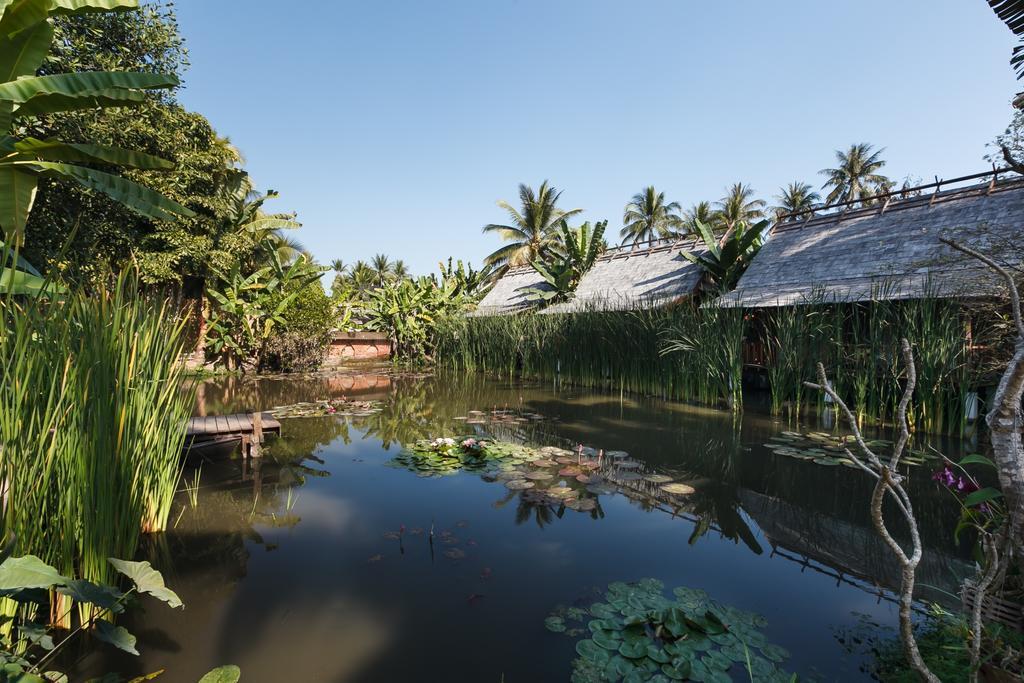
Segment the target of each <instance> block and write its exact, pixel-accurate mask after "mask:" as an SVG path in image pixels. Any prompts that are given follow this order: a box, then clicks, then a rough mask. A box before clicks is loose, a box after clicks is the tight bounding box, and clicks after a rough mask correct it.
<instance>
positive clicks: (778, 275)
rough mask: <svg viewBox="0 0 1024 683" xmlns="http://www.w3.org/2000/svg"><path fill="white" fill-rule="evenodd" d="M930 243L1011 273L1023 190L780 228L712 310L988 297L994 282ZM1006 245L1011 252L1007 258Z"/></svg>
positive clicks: (963, 195)
mask: <svg viewBox="0 0 1024 683" xmlns="http://www.w3.org/2000/svg"><path fill="white" fill-rule="evenodd" d="M977 177H978V176H971V177H969V178H970V179H976V178H977ZM950 182H954V181H950ZM936 189H939V188H936ZM939 237H950V238H952V239H955V240H958V241H961V242H963V243H965V244H967V245H969V246H974V247H976V248H978V249H980V250H982V251H987V252H989V253H991V254H993V255H994V256H996V257H997V258H1004V259H1007V260H1008V261H1009V262H1011V264H1012V263H1017V264H1019V263H1020V262H1021V257H1020V254H1021V250H1020V246H1021V245H1022V244H1024V181H1022V180H1021V179H1020V178H1019V177H1014V178H1013V179H1010V180H1006V181H1002V182H998V183H997V182H992V181H989V182H984V183H981V184H974V185H971V186H968V187H963V188H958V189H953V190H944V191H937V192H928V193H922V194H920V195H918V196H912V197H908V198H903V199H897V198H896V197H890V198H889V199H888V200H886V201H885V202H884V203H879V204H877V205H872V206H869V207H867V208H863V209H856V210H845V211H833V212H831V213H827V214H823V215H812V216H811V217H810V218H803V219H797V220H789V221H783V222H781V223H778V224H777V225H776V226H775V227H774V228H773V230H772V234H771V239H769V240H768V241H767V243H766V244H765V245H764V247H763V248H762V249H761V251H760V253H758V255H757V257H756V258H755V259H754V261H753V263H751V265H750V268H749V269H748V270H747V272H746V273H745V274H744V275H743V277H742V278H741V279H740V282H739V285H738V287H737V288H736V291H734V292H732V293H730V294H728V295H726V296H724V297H722V298H721V299H719V300H718V302H717V303H719V304H720V305H724V306H748V307H768V306H784V305H791V304H800V303H807V302H809V301H820V300H825V301H867V300H872V299H914V298H921V297H923V296H949V297H982V296H986V295H990V294H993V293H995V291H996V290H997V289H998V288H999V286H1000V281H999V280H998V278H997V277H996V276H994V275H993V274H992V273H991V272H990V271H989V270H987V269H986V268H985V267H984V266H982V265H981V264H979V263H978V262H977V261H975V260H973V259H970V258H968V257H966V256H964V255H962V254H960V253H959V252H955V251H953V250H952V249H951V248H950V247H948V246H946V245H944V244H942V243H941V242H939ZM1008 245H1012V246H1014V247H1016V248H1015V249H1013V253H1011V252H1009V251H1008V250H1007V246H1008Z"/></svg>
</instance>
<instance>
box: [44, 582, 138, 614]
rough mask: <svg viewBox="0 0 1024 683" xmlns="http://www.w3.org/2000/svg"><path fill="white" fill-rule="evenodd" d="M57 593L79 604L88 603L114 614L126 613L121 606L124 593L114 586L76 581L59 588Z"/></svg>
mask: <svg viewBox="0 0 1024 683" xmlns="http://www.w3.org/2000/svg"><path fill="white" fill-rule="evenodd" d="M57 592H58V593H61V594H62V595H67V596H68V597H70V598H72V599H73V600H76V601H77V602H87V603H89V604H90V605H96V606H97V607H99V608H101V609H107V610H110V611H111V612H114V613H119V612H123V611H124V606H122V604H121V598H123V597H124V593H122V592H121V591H119V590H117V589H116V588H114V587H112V586H102V585H100V584H98V583H93V582H91V581H86V580H85V579H75V580H74V581H68V582H67V584H65V585H63V586H60V587H58V588H57Z"/></svg>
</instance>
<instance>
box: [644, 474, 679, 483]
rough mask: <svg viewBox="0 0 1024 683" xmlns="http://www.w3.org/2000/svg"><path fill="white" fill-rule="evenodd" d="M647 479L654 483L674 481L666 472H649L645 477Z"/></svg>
mask: <svg viewBox="0 0 1024 683" xmlns="http://www.w3.org/2000/svg"><path fill="white" fill-rule="evenodd" d="M644 480H645V481H649V482H651V483H652V484H668V483H669V482H671V481H672V477H670V476H667V475H665V474H648V475H647V476H646V477H644Z"/></svg>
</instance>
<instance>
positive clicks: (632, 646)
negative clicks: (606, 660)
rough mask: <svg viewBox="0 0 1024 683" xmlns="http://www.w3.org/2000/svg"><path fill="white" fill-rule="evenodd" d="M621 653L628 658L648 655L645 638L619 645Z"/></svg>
mask: <svg viewBox="0 0 1024 683" xmlns="http://www.w3.org/2000/svg"><path fill="white" fill-rule="evenodd" d="M619 654H620V655H622V656H623V657H625V658H626V659H640V658H642V657H646V656H647V643H646V642H645V641H644V639H636V640H634V641H632V642H625V643H622V645H620V646H619Z"/></svg>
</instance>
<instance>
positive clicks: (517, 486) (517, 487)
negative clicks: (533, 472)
mask: <svg viewBox="0 0 1024 683" xmlns="http://www.w3.org/2000/svg"><path fill="white" fill-rule="evenodd" d="M534 486H536V484H534V483H533V482H532V481H526V480H525V479H511V480H509V481H506V482H505V488H507V489H511V490H513V491H522V490H525V489H532V488H533V487H534Z"/></svg>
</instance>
